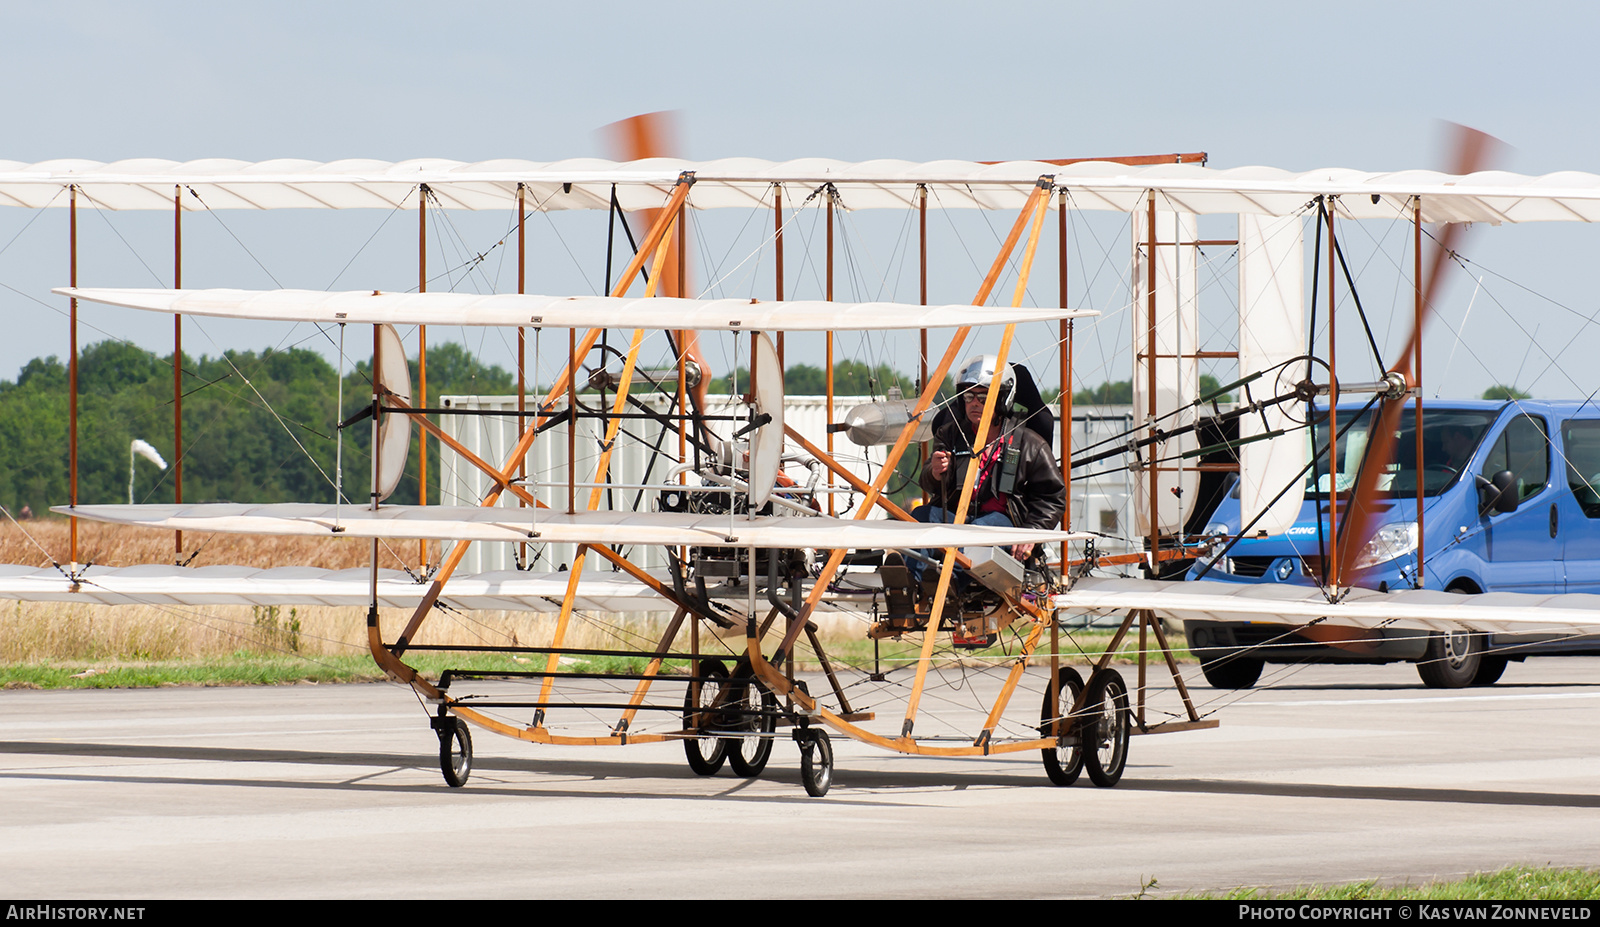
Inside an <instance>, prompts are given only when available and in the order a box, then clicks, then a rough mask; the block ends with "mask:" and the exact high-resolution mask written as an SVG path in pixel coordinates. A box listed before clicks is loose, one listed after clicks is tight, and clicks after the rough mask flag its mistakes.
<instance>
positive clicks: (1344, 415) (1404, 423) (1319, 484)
mask: <svg viewBox="0 0 1600 927" xmlns="http://www.w3.org/2000/svg"><path fill="white" fill-rule="evenodd" d="M1318 414H1320V415H1322V416H1323V417H1322V419H1321V420H1320V421H1319V422H1317V423H1316V424H1314V425H1313V426H1312V427H1311V428H1310V429H1308V431H1309V434H1310V440H1313V441H1315V442H1316V443H1317V444H1316V446H1318V447H1321V446H1322V444H1323V443H1325V442H1326V441H1327V440H1328V419H1327V412H1326V410H1318ZM1496 414H1497V413H1495V412H1493V411H1478V410H1470V411H1469V410H1462V409H1437V410H1436V409H1428V410H1427V411H1426V413H1425V414H1424V416H1423V419H1422V423H1423V424H1422V453H1423V458H1424V460H1423V463H1424V469H1423V473H1422V493H1423V495H1425V496H1436V495H1438V494H1439V493H1441V492H1443V491H1444V490H1446V489H1448V488H1449V487H1451V486H1453V485H1455V483H1456V481H1457V480H1458V479H1459V478H1460V476H1461V469H1462V467H1463V466H1464V465H1465V464H1466V462H1467V460H1468V458H1470V457H1471V456H1472V453H1473V452H1474V451H1476V450H1477V448H1478V444H1479V443H1480V442H1481V441H1482V440H1483V435H1484V433H1485V432H1486V431H1488V430H1489V425H1490V423H1491V422H1493V421H1494V418H1495V415H1496ZM1352 417H1353V418H1354V423H1353V424H1352ZM1374 418H1375V416H1374V413H1373V412H1372V410H1370V409H1369V410H1367V411H1366V412H1360V413H1358V412H1356V410H1353V409H1340V410H1339V430H1340V431H1341V432H1343V433H1344V436H1343V437H1342V438H1340V439H1339V445H1338V447H1337V448H1336V449H1335V453H1334V463H1335V470H1336V472H1337V473H1338V479H1337V482H1336V483H1335V481H1334V480H1332V479H1330V477H1329V474H1328V470H1327V465H1326V463H1325V462H1324V461H1325V460H1326V458H1321V459H1319V461H1318V465H1317V466H1316V467H1315V468H1314V469H1313V472H1312V473H1311V474H1310V475H1309V476H1308V477H1307V480H1306V492H1308V493H1318V494H1320V493H1326V492H1328V491H1329V488H1330V485H1337V487H1338V490H1339V491H1340V492H1346V491H1348V490H1349V489H1350V488H1351V487H1353V486H1354V485H1355V482H1356V473H1357V472H1358V471H1359V470H1360V468H1361V461H1362V458H1363V457H1364V456H1366V451H1367V443H1368V438H1369V432H1370V431H1371V429H1372V424H1373V421H1374ZM1346 426H1349V427H1348V430H1347V429H1346ZM1377 490H1378V492H1379V493H1380V494H1383V495H1391V494H1392V495H1397V496H1400V497H1401V498H1406V497H1411V496H1415V495H1416V494H1417V413H1416V410H1415V409H1406V410H1404V411H1402V412H1401V413H1400V427H1399V430H1398V431H1397V432H1396V434H1395V446H1394V459H1393V460H1391V461H1390V462H1389V464H1388V466H1386V467H1385V468H1384V472H1383V474H1382V475H1381V476H1379V478H1378V485H1377Z"/></svg>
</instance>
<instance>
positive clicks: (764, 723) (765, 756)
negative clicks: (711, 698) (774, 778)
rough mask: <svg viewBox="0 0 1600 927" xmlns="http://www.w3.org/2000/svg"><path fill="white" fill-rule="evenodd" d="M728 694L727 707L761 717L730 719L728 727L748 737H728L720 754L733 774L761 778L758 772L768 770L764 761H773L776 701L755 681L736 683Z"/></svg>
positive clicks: (776, 726)
mask: <svg viewBox="0 0 1600 927" xmlns="http://www.w3.org/2000/svg"><path fill="white" fill-rule="evenodd" d="M731 691H732V693H733V694H732V696H731V697H730V698H729V699H728V704H729V705H737V706H739V707H740V708H742V709H745V710H747V711H759V712H761V714H760V715H746V716H742V717H741V716H735V717H732V718H730V719H729V720H730V721H731V722H732V724H731V726H733V727H736V728H738V729H740V730H747V731H750V736H748V737H727V738H724V739H723V741H722V749H723V752H724V753H726V754H727V756H728V766H729V767H731V768H732V769H733V773H734V775H736V776H743V777H745V778H746V779H753V778H755V777H756V776H759V775H761V771H762V770H763V769H766V768H767V760H769V759H771V758H772V733H773V732H774V731H776V730H777V729H778V717H777V715H775V714H773V712H775V711H777V710H778V700H777V698H776V697H774V696H773V694H772V693H771V692H769V691H767V688H766V687H765V686H763V685H761V684H760V683H758V682H756V681H755V680H750V681H748V682H743V683H736V684H735V685H734V686H733V687H732V689H731Z"/></svg>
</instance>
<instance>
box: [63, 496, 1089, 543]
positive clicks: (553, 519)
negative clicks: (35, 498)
mask: <svg viewBox="0 0 1600 927" xmlns="http://www.w3.org/2000/svg"><path fill="white" fill-rule="evenodd" d="M53 511H56V512H59V513H61V514H63V515H76V516H77V517H79V518H88V519H92V520H95V521H105V522H112V523H116V524H125V525H140V526H143V527H147V528H166V529H172V530H181V531H220V532H224V533H229V534H263V535H328V534H331V533H337V534H341V535H343V536H345V537H355V538H385V539H399V538H446V539H452V540H469V541H531V540H536V541H538V542H540V543H550V544H607V545H614V544H647V545H660V546H677V545H694V546H701V547H760V548H779V549H788V548H814V549H848V548H864V549H875V548H900V549H908V548H935V547H993V546H999V545H1011V544H1043V543H1049V542H1052V541H1067V540H1083V539H1085V538H1088V537H1090V535H1086V534H1077V533H1073V532H1068V531H1034V530H1030V529H1027V528H996V527H987V526H983V525H926V524H923V523H921V522H912V521H857V520H854V519H845V518H829V517H826V516H816V517H809V518H808V517H804V516H798V515H794V516H773V515H765V516H756V517H754V518H747V517H744V516H734V517H732V518H730V517H729V516H727V515H687V514H684V515H680V514H675V513H672V512H577V513H575V514H571V515H569V514H566V513H557V512H551V511H548V510H545V509H531V508H523V509H515V508H481V507H478V506H450V505H428V506H408V505H387V506H384V507H383V508H380V509H377V510H376V511H373V510H369V509H363V508H358V507H356V506H353V505H344V506H338V507H335V506H332V505H320V504H297V503H290V504H280V505H241V504H235V503H214V504H209V505H80V506H77V507H76V508H74V507H72V506H56V507H55V509H54V510H53Z"/></svg>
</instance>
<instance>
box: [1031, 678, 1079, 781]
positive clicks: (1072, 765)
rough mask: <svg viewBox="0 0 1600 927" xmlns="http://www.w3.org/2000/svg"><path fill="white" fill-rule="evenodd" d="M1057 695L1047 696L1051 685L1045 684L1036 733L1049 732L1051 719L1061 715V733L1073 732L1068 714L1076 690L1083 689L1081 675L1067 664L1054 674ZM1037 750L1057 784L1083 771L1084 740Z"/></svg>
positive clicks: (1047, 735) (1072, 779)
mask: <svg viewBox="0 0 1600 927" xmlns="http://www.w3.org/2000/svg"><path fill="white" fill-rule="evenodd" d="M1056 682H1057V689H1056V693H1057V698H1056V699H1052V698H1051V697H1050V688H1051V687H1050V686H1049V685H1046V686H1045V687H1044V705H1043V706H1042V707H1041V708H1040V709H1039V736H1040V737H1049V736H1050V722H1052V721H1054V720H1056V719H1057V718H1060V719H1061V724H1062V725H1063V727H1064V730H1061V731H1060V734H1061V736H1066V735H1068V734H1071V733H1072V721H1071V720H1070V719H1069V718H1068V717H1067V716H1068V714H1069V713H1071V711H1072V705H1073V703H1074V702H1075V701H1077V698H1078V693H1079V692H1082V691H1083V677H1082V676H1080V675H1078V671H1077V670H1075V669H1073V668H1072V667H1070V666H1063V667H1061V671H1060V672H1059V673H1057V674H1056ZM1039 753H1040V754H1041V755H1042V756H1043V757H1044V774H1045V775H1047V776H1049V777H1050V781H1051V782H1053V783H1055V784H1056V785H1071V784H1073V783H1074V782H1077V781H1078V775H1079V774H1080V773H1082V772H1083V743H1082V741H1080V742H1079V743H1078V744H1077V745H1075V746H1071V747H1061V746H1056V747H1046V748H1045V749H1043V750H1040V751H1039Z"/></svg>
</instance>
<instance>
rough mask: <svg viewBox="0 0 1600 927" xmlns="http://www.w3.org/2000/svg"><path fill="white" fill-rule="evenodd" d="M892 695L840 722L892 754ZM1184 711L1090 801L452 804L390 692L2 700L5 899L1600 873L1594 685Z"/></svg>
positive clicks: (730, 794)
mask: <svg viewBox="0 0 1600 927" xmlns="http://www.w3.org/2000/svg"><path fill="white" fill-rule="evenodd" d="M1187 670H1188V672H1189V673H1190V674H1195V673H1194V668H1193V667H1192V666H1191V667H1188V668H1187ZM1124 672H1125V674H1126V675H1127V677H1128V679H1129V681H1130V682H1132V678H1133V677H1132V669H1131V668H1124ZM1273 672H1274V668H1272V667H1269V668H1268V674H1269V675H1272V674H1273ZM1195 675H1197V674H1195ZM1042 679H1043V677H1042V674H1039V673H1031V674H1030V679H1029V682H1028V686H1029V688H1028V690H1027V691H1025V692H1022V693H1020V694H1019V695H1018V696H1017V700H1016V703H1015V704H1016V708H1015V709H1014V711H1013V712H1012V715H1013V716H1014V717H1016V718H1017V719H1018V720H1019V722H1022V723H1026V722H1027V721H1028V719H1029V718H1031V717H1036V712H1037V705H1038V704H1039V696H1038V692H1039V691H1040V685H1041V684H1042ZM939 681H940V682H941V683H942V685H943V687H942V688H940V689H938V690H936V691H934V692H930V695H929V701H928V703H927V704H928V711H929V712H931V713H935V714H937V715H938V717H937V718H934V717H931V716H930V717H929V718H928V719H927V721H926V722H925V723H919V728H918V733H919V734H921V733H925V732H927V731H930V730H934V729H935V728H936V727H937V725H938V724H940V723H946V724H950V725H952V728H951V729H952V730H955V729H957V728H960V727H961V725H963V724H966V725H968V726H974V725H973V724H972V719H973V718H974V717H981V716H980V715H977V713H976V712H977V708H976V707H975V706H976V704H977V699H978V698H979V697H981V695H982V694H983V693H984V692H985V691H988V689H989V688H991V687H992V686H993V685H994V681H993V680H992V679H990V678H988V677H982V678H979V677H978V676H975V674H973V673H971V672H970V671H968V672H961V671H957V670H950V671H946V672H945V673H943V674H942V678H941V679H940V680H939ZM818 686H819V684H818V683H815V682H814V683H813V684H812V689H813V691H817V690H818ZM893 695H894V693H893V692H891V691H887V690H884V691H879V692H877V693H876V694H873V693H870V692H868V691H866V690H865V689H862V690H855V696H853V697H856V696H859V698H858V701H862V702H866V703H869V704H871V705H872V707H874V708H876V709H877V710H878V711H879V712H880V714H879V718H880V720H879V721H878V722H875V724H874V725H873V727H874V729H875V730H879V731H882V732H895V731H898V729H899V722H898V720H897V716H891V713H892V712H894V711H895V708H896V706H895V704H894V702H893V698H892V696H893ZM1195 696H1196V698H1197V699H1198V700H1200V701H1201V702H1202V703H1204V708H1203V710H1205V711H1210V710H1213V709H1220V710H1219V711H1218V713H1217V715H1216V716H1217V717H1218V718H1220V719H1221V721H1222V726H1221V727H1220V728H1219V729H1217V730H1212V731H1197V732H1189V733H1179V734H1168V735H1160V736H1149V737H1135V738H1133V740H1132V745H1131V748H1130V760H1129V766H1128V770H1127V773H1126V775H1125V777H1124V779H1123V782H1122V784H1121V785H1120V786H1118V787H1117V788H1114V789H1098V788H1095V787H1093V786H1091V785H1089V784H1088V782H1087V777H1084V779H1083V780H1082V781H1080V784H1079V785H1077V786H1075V787H1072V788H1056V787H1053V786H1051V785H1050V784H1049V783H1048V781H1047V780H1046V778H1045V776H1044V773H1043V770H1042V767H1041V765H1040V762H1039V758H1038V754H1036V753H1026V754H1016V755H1012V756H1010V757H997V758H989V759H975V760H937V759H921V758H915V757H902V756H897V755H892V754H888V753H884V752H882V751H879V750H877V749H874V748H870V747H866V746H863V745H860V744H855V743H852V742H849V741H847V740H845V739H843V738H842V737H837V736H836V737H835V738H834V745H835V752H836V756H837V768H836V772H835V780H834V787H833V791H832V792H830V793H829V794H828V795H827V796H826V797H825V798H821V799H813V798H809V797H807V796H806V794H805V793H804V791H803V790H802V789H801V786H800V781H799V773H798V767H799V756H798V750H797V748H796V747H795V745H794V744H793V743H792V742H789V741H787V740H780V741H779V742H778V744H777V747H776V750H775V751H774V756H773V760H772V764H771V766H770V767H769V768H768V770H767V772H766V774H765V775H764V776H763V777H762V778H760V779H757V780H751V781H746V780H742V779H736V778H733V777H732V775H731V773H730V772H728V771H727V770H726V769H725V770H724V771H723V772H722V773H721V774H719V775H718V776H716V777H713V778H709V779H704V778H700V777H697V776H695V775H694V774H693V773H691V772H690V770H689V769H688V767H687V766H686V764H685V762H684V759H683V750H682V747H681V745H680V744H675V743H674V744H666V745H642V746H633V747H627V748H623V749H617V748H552V747H539V746H534V745H526V744H521V743H517V742H513V741H511V740H508V739H505V738H501V737H496V736H494V735H492V734H489V733H487V732H483V731H478V732H476V734H477V736H476V738H475V744H476V748H477V749H476V768H475V769H474V772H473V776H472V780H471V782H470V783H469V784H468V785H467V787H466V788H464V789H460V790H453V789H449V788H447V787H446V786H445V785H444V784H443V782H442V779H441V777H440V774H439V771H438V768H437V754H438V742H437V740H436V738H435V737H434V735H433V733H432V732H431V731H430V730H429V728H428V726H427V721H426V716H425V713H424V711H423V709H422V707H421V706H420V705H419V704H418V702H417V700H416V699H415V697H414V696H413V695H412V694H411V693H410V691H409V690H407V689H404V688H400V687H396V686H392V685H358V686H293V687H278V688H253V689H245V688H238V689H192V688H172V689H152V690H121V691H76V692H36V691H15V690H14V691H6V692H3V693H0V706H3V707H4V709H5V710H4V712H3V715H0V718H3V720H0V796H3V798H0V803H3V807H4V808H5V814H4V817H3V820H0V892H3V893H4V894H5V895H7V896H10V897H42V898H89V897H94V898H123V899H135V898H163V897H217V898H250V897H320V898H397V897H436V898H451V897H454V898H473V899H476V898H487V897H502V896H509V897H529V898H531V897H546V896H549V897H607V898H617V897H623V898H626V897H706V896H716V897H743V898H787V897H893V898H921V897H1036V896H1075V897H1128V896H1131V895H1135V894H1137V893H1138V892H1139V891H1140V889H1141V886H1142V885H1144V884H1146V883H1148V882H1149V881H1150V880H1151V879H1155V880H1158V883H1157V886H1156V888H1155V889H1154V893H1156V894H1168V893H1172V892H1177V891H1189V890H1202V889H1226V888H1229V887H1232V886H1238V885H1259V886H1276V887H1287V886H1292V885H1295V884H1299V883H1305V882H1336V881H1347V880H1357V879H1369V878H1380V879H1385V880H1392V881H1401V880H1405V879H1411V880H1425V879H1430V878H1434V877H1450V876H1457V875H1460V874H1464V873H1467V872H1471V871H1475V870H1484V869H1493V868H1497V867H1500V866H1504V865H1508V864H1513V863H1528V864H1541V865H1542V864H1556V865H1587V866H1593V865H1595V864H1596V863H1600V659H1596V658H1569V659H1550V658H1547V659H1542V660H1540V659H1535V660H1532V661H1530V662H1529V663H1526V664H1515V663H1513V664H1512V665H1511V667H1510V668H1509V669H1508V670H1507V671H1506V675H1505V677H1504V679H1503V681H1502V682H1501V683H1500V684H1498V685H1496V686H1493V687H1491V688H1485V689H1472V690H1461V691H1451V692H1445V691H1436V690H1428V689H1424V688H1422V687H1421V685H1420V683H1419V682H1418V681H1417V677H1416V674H1415V671H1414V670H1413V668H1412V667H1409V666H1405V665H1394V666H1388V667H1307V668H1301V669H1293V670H1288V671H1283V672H1279V673H1278V674H1277V677H1276V678H1275V679H1274V680H1273V681H1272V688H1270V689H1265V690H1257V691H1254V692H1250V693H1243V694H1241V693H1219V692H1217V691H1216V690H1212V689H1209V688H1207V687H1206V686H1205V685H1204V684H1203V683H1201V684H1199V685H1198V686H1196V688H1195ZM679 698H681V696H679ZM1153 704H1156V705H1159V706H1162V707H1166V708H1171V707H1173V705H1174V704H1175V700H1174V698H1173V697H1172V696H1171V695H1170V693H1163V694H1161V695H1160V696H1159V698H1158V699H1157V700H1156V701H1155V702H1154V703H1153ZM936 709H937V710H936ZM661 723H665V722H660V721H658V722H657V724H661Z"/></svg>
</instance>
